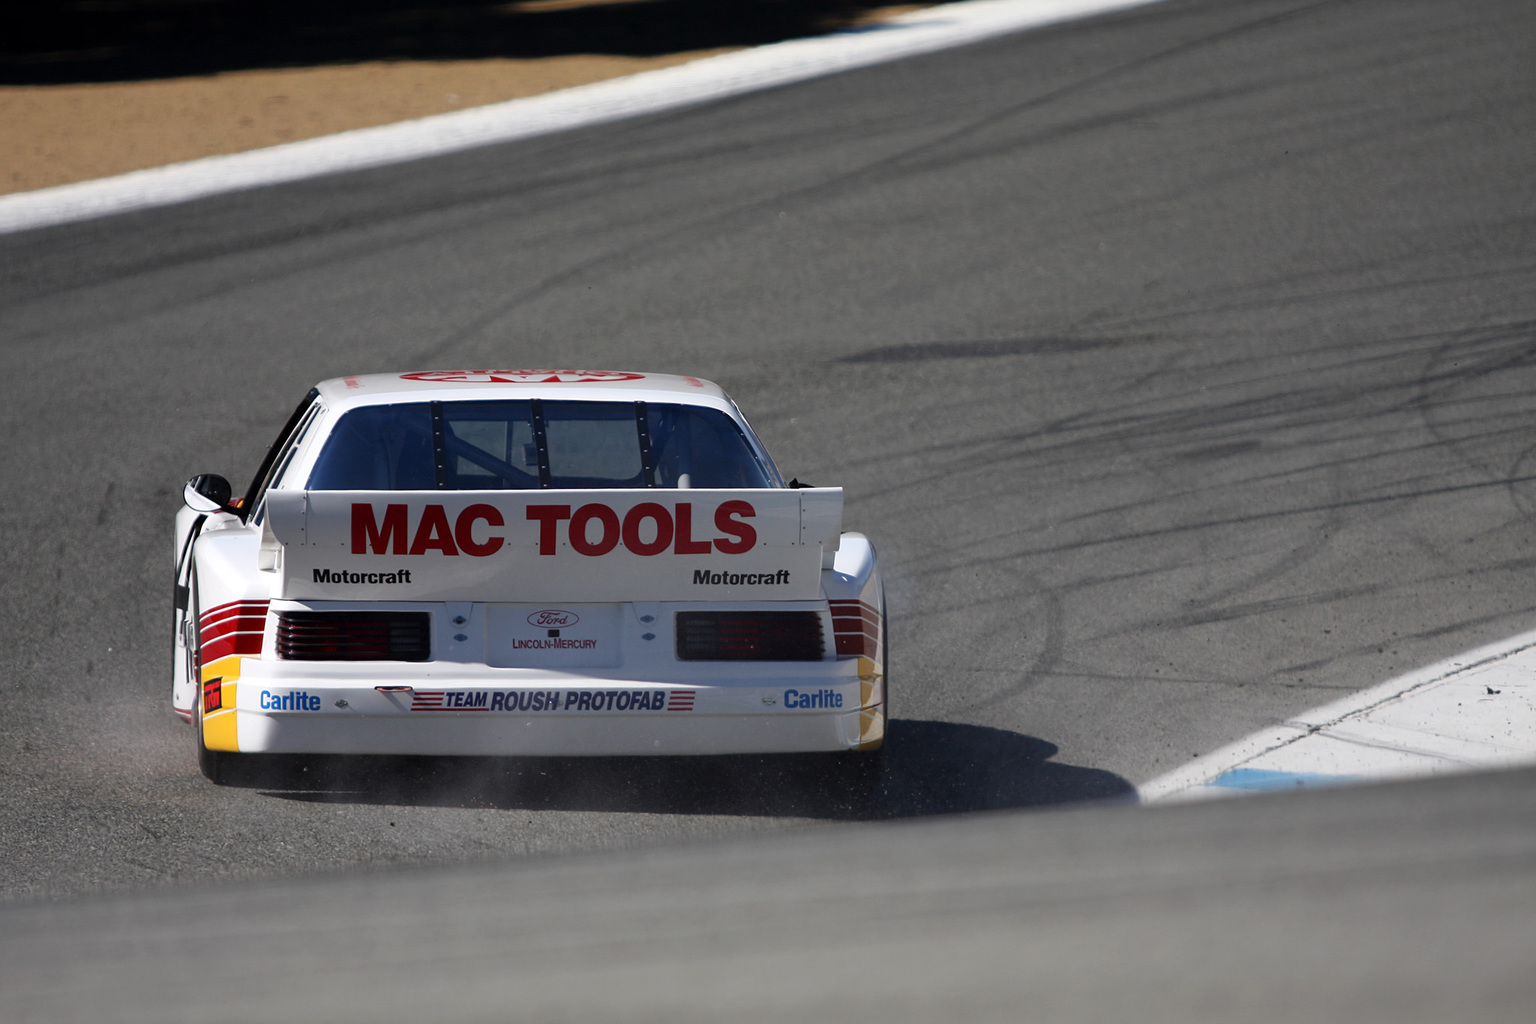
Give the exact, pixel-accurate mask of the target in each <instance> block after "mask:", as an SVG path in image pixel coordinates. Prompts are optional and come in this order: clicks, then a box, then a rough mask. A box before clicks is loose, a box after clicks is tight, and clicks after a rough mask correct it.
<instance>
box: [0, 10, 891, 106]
mask: <svg viewBox="0 0 1536 1024" xmlns="http://www.w3.org/2000/svg"><path fill="white" fill-rule="evenodd" d="M883 6H889V0H731V2H730V3H722V2H721V0H585V2H582V0H566V2H560V3H549V2H522V3H508V2H507V0H372V2H369V3H357V2H352V0H266V2H264V3H257V4H253V3H250V2H249V0H197V2H193V3H189V2H188V0H135V2H133V3H92V4H83V3H75V4H61V3H58V2H57V0H19V2H16V3H13V4H10V5H7V6H6V8H5V10H4V12H3V13H0V84H7V85H57V84H64V83H75V82H110V81H139V80H144V79H156V78H175V77H181V76H185V75H211V74H218V73H220V72H227V71H242V70H249V69H256V68H291V67H318V66H323V65H334V64H355V63H359V62H363V61H391V60H429V61H444V60H476V59H485V58H493V57H518V58H537V57H555V56H563V55H573V54H612V55H618V56H631V57H652V56H659V55H663V54H671V53H685V52H690V51H696V50H710V49H716V48H723V47H748V46H762V45H764V44H767V43H775V42H779V41H781V40H785V39H796V38H801V37H804V36H811V35H819V34H821V33H824V32H830V31H833V30H835V29H839V28H844V27H847V26H849V25H853V24H856V23H858V21H859V19H860V18H862V17H863V16H864V15H866V14H868V13H869V12H870V11H871V10H874V9H876V8H879V7H883Z"/></svg>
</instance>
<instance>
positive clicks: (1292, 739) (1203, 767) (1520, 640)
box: [1136, 630, 1536, 803]
mask: <svg viewBox="0 0 1536 1024" xmlns="http://www.w3.org/2000/svg"><path fill="white" fill-rule="evenodd" d="M1532 647H1536V630H1533V631H1532V632H1529V633H1521V634H1519V635H1517V636H1512V637H1508V638H1506V639H1504V640H1500V641H1498V642H1496V643H1492V644H1488V645H1486V646H1484V647H1478V648H1475V649H1473V650H1470V651H1466V652H1464V653H1462V654H1457V655H1455V656H1453V657H1450V658H1447V659H1445V660H1444V661H1439V662H1436V663H1434V664H1433V665H1429V666H1428V667H1426V668H1422V669H1419V670H1417V671H1415V672H1410V673H1408V674H1407V675H1402V676H1398V677H1396V678H1394V679H1389V680H1387V681H1386V682H1384V683H1378V684H1377V685H1376V686H1372V687H1370V688H1369V689H1365V690H1359V691H1357V692H1355V693H1352V694H1350V695H1349V696H1347V697H1343V698H1341V699H1339V700H1336V701H1332V702H1331V703H1328V704H1324V705H1322V706H1321V707H1317V708H1313V709H1312V710H1311V711H1306V712H1303V713H1302V714H1300V715H1297V716H1295V717H1294V718H1291V719H1288V720H1287V721H1286V722H1285V723H1284V724H1283V725H1278V726H1272V727H1270V728H1268V729H1262V730H1260V731H1258V732H1255V733H1252V734H1250V735H1248V736H1245V737H1243V738H1242V739H1240V740H1238V741H1237V742H1235V743H1229V744H1228V745H1227V746H1224V747H1221V748H1219V749H1217V750H1213V751H1211V753H1209V754H1207V755H1205V756H1204V757H1202V758H1200V759H1198V760H1195V761H1191V762H1189V763H1188V764H1184V765H1180V766H1179V767H1178V768H1175V769H1173V770H1172V771H1169V772H1165V773H1164V774H1162V775H1159V776H1157V777H1156V778H1154V779H1152V780H1150V781H1148V782H1145V783H1143V784H1142V785H1140V786H1137V787H1136V794H1137V796H1139V797H1140V798H1141V801H1142V802H1143V803H1148V802H1152V801H1157V800H1163V799H1166V798H1167V797H1170V796H1172V795H1173V794H1175V793H1181V792H1183V791H1185V790H1189V789H1196V788H1198V787H1200V786H1203V785H1206V784H1207V783H1209V782H1211V781H1212V780H1214V779H1217V778H1219V777H1220V776H1222V775H1223V774H1225V773H1226V772H1228V771H1230V770H1232V769H1233V768H1236V767H1238V766H1239V765H1242V764H1244V763H1245V762H1248V761H1252V760H1253V759H1254V758H1257V757H1260V756H1262V755H1264V754H1268V753H1272V752H1274V751H1276V750H1279V749H1280V748H1282V747H1288V746H1290V745H1291V744H1292V743H1296V742H1298V741H1300V740H1304V739H1306V738H1307V737H1308V736H1311V735H1313V734H1314V733H1316V732H1319V731H1320V730H1322V729H1326V728H1328V727H1329V726H1333V725H1338V724H1339V723H1341V722H1343V721H1344V720H1345V719H1347V718H1352V717H1354V716H1355V715H1360V714H1364V713H1366V712H1368V711H1373V710H1375V709H1376V708H1378V707H1380V706H1381V705H1383V704H1386V703H1388V702H1390V701H1394V700H1398V699H1401V698H1403V697H1407V696H1410V695H1411V694H1413V693H1414V692H1415V691H1418V690H1422V689H1424V688H1426V687H1429V686H1433V685H1434V684H1436V683H1441V682H1444V681H1445V680H1447V679H1450V678H1451V677H1453V676H1458V675H1461V674H1462V673H1464V672H1470V671H1472V670H1473V669H1478V668H1482V667H1483V666H1485V665H1491V664H1493V663H1495V662H1499V661H1504V660H1506V659H1508V658H1511V657H1514V656H1515V655H1516V654H1519V653H1521V652H1522V651H1527V650H1530V649H1531V648H1532Z"/></svg>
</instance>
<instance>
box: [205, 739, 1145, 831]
mask: <svg viewBox="0 0 1536 1024" xmlns="http://www.w3.org/2000/svg"><path fill="white" fill-rule="evenodd" d="M1055 753H1056V747H1055V745H1054V744H1051V743H1048V742H1047V741H1045V740H1042V739H1037V738H1035V737H1032V736H1022V735H1019V734H1017V733H1012V732H1007V731H1005V730H1002V729H992V728H988V727H985V726H978V725H957V724H953V723H949V722H927V721H911V720H896V721H893V722H892V723H891V725H890V729H889V733H888V738H887V750H886V756H885V766H884V770H883V771H882V772H881V773H880V775H879V777H878V779H875V780H867V779H859V778H857V777H856V776H857V772H856V770H855V769H853V768H852V767H851V765H850V761H849V760H848V759H847V758H846V757H844V756H841V755H750V756H748V755H735V756H723V757H613V758H607V757H605V758H500V757H313V756H311V757H291V756H273V755H269V756H262V757H258V756H251V757H250V758H249V763H247V764H243V765H242V766H241V767H240V768H239V769H238V771H237V772H236V773H234V774H232V775H231V776H229V777H226V779H225V780H224V781H225V784H226V785H234V786H243V787H247V788H256V789H260V790H262V791H263V792H264V795H266V796H270V797H274V798H277V799H283V800H296V801H305V802H315V803H348V804H377V805H408V806H436V807H479V808H486V809H490V810H513V809H518V810H565V811H610V812H633V813H649V814H717V815H747V816H762V817H804V818H822V819H829V820H879V819H890V818H904V817H912V816H916V815H924V814H949V813H955V812H962V811H984V810H1000V809H1005V808H1018V807H1039V806H1045V805H1048V804H1059V803H1066V802H1071V801H1082V800H1105V799H1116V798H1119V799H1130V798H1132V797H1133V796H1134V794H1135V789H1134V787H1132V786H1131V784H1130V783H1129V782H1127V781H1126V780H1125V779H1122V778H1120V777H1119V776H1117V775H1114V774H1113V773H1111V772H1107V771H1103V770H1100V769H1097V768H1081V767H1076V766H1073V765H1065V764H1057V763H1055V762H1053V761H1051V760H1050V759H1051V758H1052V757H1053V756H1054V755H1055ZM242 760H245V759H242Z"/></svg>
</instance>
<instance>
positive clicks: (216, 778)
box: [192, 687, 229, 785]
mask: <svg viewBox="0 0 1536 1024" xmlns="http://www.w3.org/2000/svg"><path fill="white" fill-rule="evenodd" d="M192 724H193V726H194V727H195V731H196V733H197V767H198V769H199V770H200V771H201V772H202V773H203V776H204V777H205V778H206V779H207V780H208V781H209V782H212V783H214V784H216V785H222V784H223V783H224V779H225V777H226V776H227V775H228V774H229V764H228V761H229V755H228V754H225V753H224V751H222V750H209V749H208V748H207V747H205V746H203V695H202V691H201V687H199V691H198V695H197V705H196V711H195V712H194V713H193V719H192Z"/></svg>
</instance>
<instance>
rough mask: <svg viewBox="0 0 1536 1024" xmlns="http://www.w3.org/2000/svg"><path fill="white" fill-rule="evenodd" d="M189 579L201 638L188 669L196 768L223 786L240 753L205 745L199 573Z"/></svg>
mask: <svg viewBox="0 0 1536 1024" xmlns="http://www.w3.org/2000/svg"><path fill="white" fill-rule="evenodd" d="M187 582H188V585H189V587H190V588H191V593H190V594H189V595H188V599H187V609H188V614H189V615H190V616H191V617H192V622H193V636H196V637H198V638H199V639H198V642H197V643H195V644H193V645H192V646H190V647H188V648H187V672H188V673H189V674H190V675H191V676H192V734H193V742H194V743H196V744H197V767H198V770H199V771H201V772H202V773H203V776H204V778H206V779H207V780H208V781H209V782H212V783H214V784H215V785H223V783H224V780H225V779H226V778H228V777H229V770H230V767H231V766H232V765H233V763H234V758H235V757H238V756H239V755H238V754H227V753H225V752H224V751H222V750H209V749H208V748H207V747H205V746H203V644H202V640H201V623H202V621H203V616H202V609H201V608H200V607H199V601H198V593H197V574H196V573H195V572H194V573H193V574H192V575H191V577H190V578H189V579H188V581H187Z"/></svg>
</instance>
